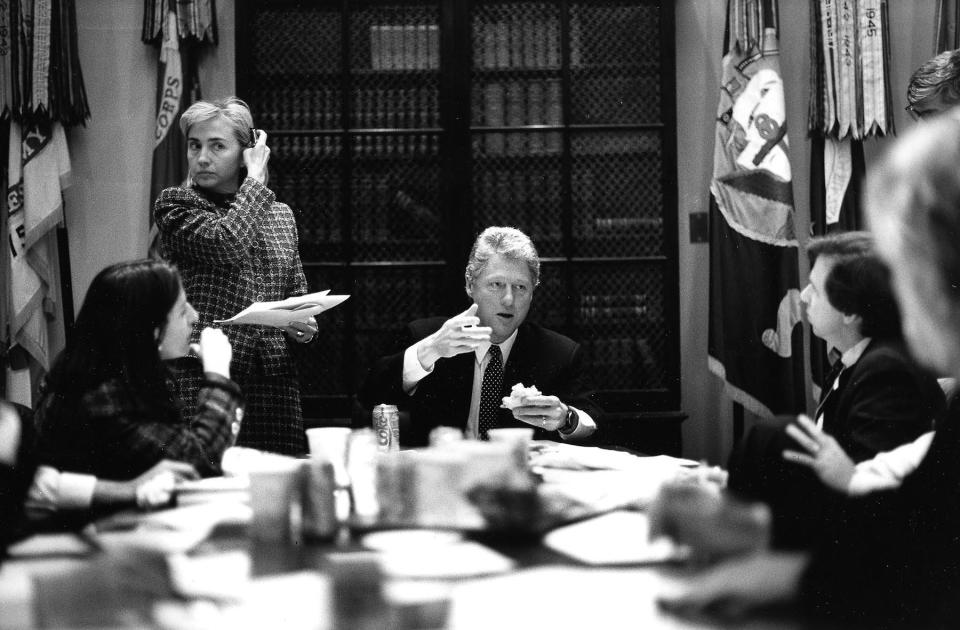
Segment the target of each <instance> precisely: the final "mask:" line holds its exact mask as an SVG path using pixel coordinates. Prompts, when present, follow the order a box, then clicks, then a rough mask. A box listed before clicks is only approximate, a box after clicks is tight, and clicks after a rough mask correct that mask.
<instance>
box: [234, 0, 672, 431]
mask: <svg viewBox="0 0 960 630" xmlns="http://www.w3.org/2000/svg"><path fill="white" fill-rule="evenodd" d="M673 19H674V17H673V10H672V5H670V3H662V2H652V1H650V0H589V2H587V1H580V2H571V1H570V0H533V1H527V0H510V1H505V0H432V1H429V0H403V1H401V2H395V1H393V0H391V1H387V0H364V1H363V2H357V3H354V2H346V1H344V0H315V1H314V2H292V1H291V2H278V1H277V0H238V2H237V24H238V33H237V66H236V67H237V87H238V94H239V95H240V97H241V98H244V99H245V100H247V102H248V103H250V105H251V107H252V108H253V112H254V115H255V118H256V119H257V121H258V125H260V126H262V127H263V128H264V129H266V130H267V131H268V133H270V135H271V147H272V148H273V154H272V156H273V157H272V159H271V185H272V186H273V187H274V190H275V191H276V192H277V194H278V197H279V198H280V199H282V200H284V201H286V202H287V203H289V204H290V205H291V207H293V208H294V211H295V213H296V214H297V217H298V225H299V229H300V247H301V257H302V259H303V262H304V268H305V270H306V273H307V277H308V283H309V284H310V289H311V290H318V289H323V288H330V289H332V290H333V291H334V292H337V293H349V294H350V295H351V296H352V297H351V299H350V300H348V301H347V302H346V303H345V304H344V305H343V307H341V308H339V309H336V310H337V313H331V315H334V316H333V317H331V318H330V319H329V320H328V321H326V322H324V324H325V325H324V329H325V330H326V331H327V333H326V334H327V337H326V341H325V343H324V344H323V347H322V350H318V349H317V348H316V347H313V348H304V349H298V361H299V362H300V364H301V384H302V392H303V396H304V407H305V409H307V410H312V413H314V414H320V415H322V416H330V415H335V414H343V413H344V410H349V409H351V408H352V401H353V397H354V395H355V393H356V392H357V389H358V387H359V385H360V384H361V382H362V379H363V376H364V375H365V373H366V370H367V369H368V367H369V365H370V364H371V362H372V361H373V360H374V359H375V358H376V357H378V356H380V355H382V354H384V353H386V352H387V351H390V350H393V348H392V347H391V345H390V344H391V343H392V340H393V338H394V335H395V333H396V331H397V330H399V328H400V327H401V326H402V325H403V324H405V323H406V322H407V321H409V320H412V319H415V318H418V317H424V316H429V315H442V314H451V313H456V312H459V311H461V310H463V308H464V306H465V303H466V296H465V294H464V289H463V265H464V262H465V258H466V253H467V249H468V247H469V244H470V243H471V242H472V240H473V238H474V236H475V234H476V233H477V232H478V231H479V230H481V229H482V228H484V227H486V226H488V225H493V224H497V225H504V224H507V225H516V226H517V227H519V228H521V229H523V230H524V231H525V232H526V233H527V234H529V235H530V236H531V238H533V240H534V242H535V243H536V244H537V247H538V249H539V250H540V254H541V256H542V257H543V267H542V279H541V286H540V287H539V288H538V289H537V297H536V299H535V300H534V304H533V308H532V311H531V318H532V319H534V320H535V321H538V322H539V323H541V324H543V325H545V326H548V327H551V328H554V329H557V330H559V331H560V332H564V333H566V334H569V335H570V336H572V337H574V338H575V339H577V340H579V341H580V342H581V343H582V344H583V345H584V348H585V350H586V352H587V354H588V360H589V366H588V369H587V375H588V378H589V379H590V385H591V386H592V387H594V388H595V389H596V390H597V391H598V393H597V396H598V398H599V399H603V400H606V401H610V402H609V404H608V407H609V411H611V412H612V413H613V414H618V415H617V417H621V416H625V415H630V414H636V413H637V412H638V411H637V410H643V411H648V412H650V411H658V412H662V413H679V412H678V411H677V410H678V408H679V386H678V383H679V381H680V374H679V367H680V361H679V341H678V329H679V314H678V308H679V306H678V304H679V295H678V284H679V283H678V277H677V274H678V271H677V269H678V268H677V198H676V165H675V163H674V162H675V150H676V149H675V147H676V122H675V103H674V96H673V91H674V87H673V81H674V73H675V72H674V59H673V54H674V53H673V38H674V33H673V28H674V26H673Z"/></svg>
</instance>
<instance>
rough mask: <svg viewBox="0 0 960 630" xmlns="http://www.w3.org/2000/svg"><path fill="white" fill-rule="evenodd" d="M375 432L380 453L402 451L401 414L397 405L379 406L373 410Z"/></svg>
mask: <svg viewBox="0 0 960 630" xmlns="http://www.w3.org/2000/svg"><path fill="white" fill-rule="evenodd" d="M373 430H374V431H375V432H376V434H377V445H378V446H379V447H380V452H382V453H391V452H394V451H399V450H400V412H399V411H398V410H397V406H396V405H377V406H376V407H374V408H373Z"/></svg>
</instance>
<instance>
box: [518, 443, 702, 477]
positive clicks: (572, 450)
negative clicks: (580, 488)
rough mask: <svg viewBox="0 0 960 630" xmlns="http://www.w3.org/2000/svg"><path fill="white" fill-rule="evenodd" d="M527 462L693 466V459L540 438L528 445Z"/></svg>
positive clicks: (574, 465)
mask: <svg viewBox="0 0 960 630" xmlns="http://www.w3.org/2000/svg"><path fill="white" fill-rule="evenodd" d="M530 465H531V466H534V467H538V466H539V467H544V468H565V469H569V470H625V469H634V468H637V467H640V466H642V467H646V468H678V467H681V466H696V465H697V462H695V461H693V460H691V459H682V458H679V457H670V456H668V455H657V456H654V457H647V456H641V455H634V454H633V453H628V452H626V451H616V450H612V449H608V448H599V447H596V446H577V445H575V444H562V443H560V442H549V441H546V440H544V441H537V442H534V443H533V444H532V445H531V447H530Z"/></svg>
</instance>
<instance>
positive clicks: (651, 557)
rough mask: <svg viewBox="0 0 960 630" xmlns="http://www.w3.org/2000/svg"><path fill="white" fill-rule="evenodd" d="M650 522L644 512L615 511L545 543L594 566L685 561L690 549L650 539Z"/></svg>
mask: <svg viewBox="0 0 960 630" xmlns="http://www.w3.org/2000/svg"><path fill="white" fill-rule="evenodd" d="M649 533H650V520H649V518H648V517H647V515H646V514H645V513H643V512H624V511H618V512H611V513H609V514H604V515H602V516H598V517H596V518H592V519H590V520H586V521H581V522H579V523H574V524H573V525H567V526H566V527H561V528H559V529H555V530H554V531H552V532H550V533H549V534H547V535H546V537H545V538H544V539H543V543H544V544H545V545H546V546H547V547H549V548H551V549H553V550H554V551H558V552H560V553H562V554H564V555H567V556H570V557H571V558H575V559H576V560H579V561H580V562H583V563H585V564H592V565H614V564H616V565H620V564H648V563H653V562H668V561H673V560H681V559H683V558H685V557H686V556H687V555H688V553H689V552H688V550H687V549H686V548H683V547H679V546H677V545H676V544H674V543H673V542H672V541H670V540H669V539H668V538H658V539H656V540H650V539H649Z"/></svg>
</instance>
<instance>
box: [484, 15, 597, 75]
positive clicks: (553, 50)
mask: <svg viewBox="0 0 960 630" xmlns="http://www.w3.org/2000/svg"><path fill="white" fill-rule="evenodd" d="M581 32H582V28H581V25H580V19H579V17H577V16H574V17H573V18H572V19H571V22H570V65H571V66H573V67H578V66H580V65H581V64H582V56H581ZM561 60H562V58H561V55H560V18H559V17H557V16H543V17H537V16H529V17H520V18H517V19H513V20H509V21H508V20H494V21H477V22H474V25H473V65H474V67H477V68H489V69H510V68H523V69H534V68H559V67H560V63H561Z"/></svg>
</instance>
